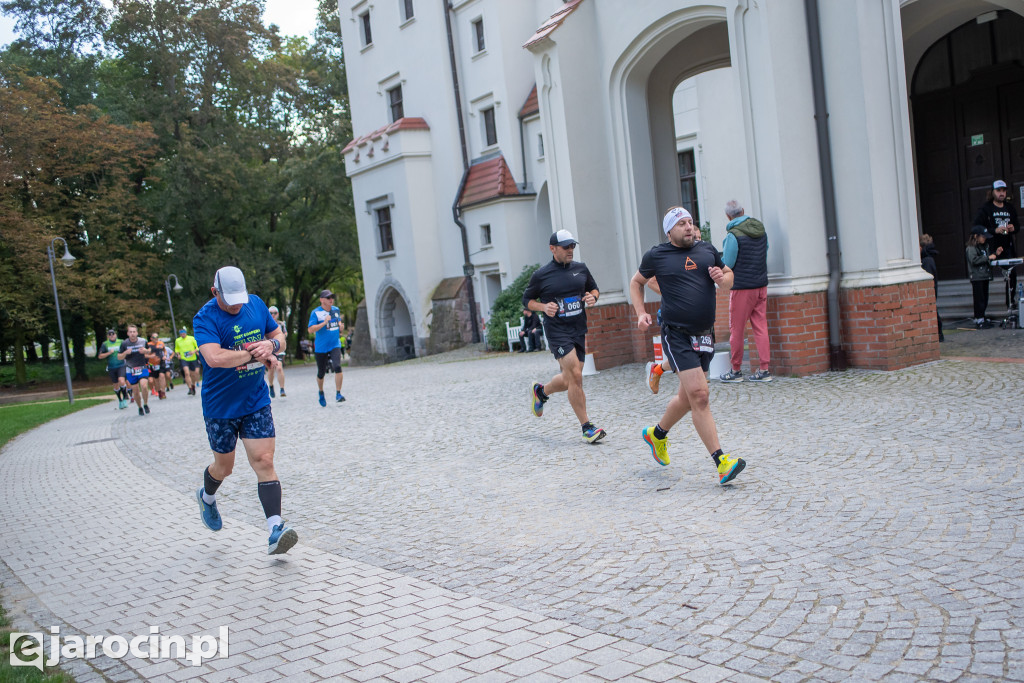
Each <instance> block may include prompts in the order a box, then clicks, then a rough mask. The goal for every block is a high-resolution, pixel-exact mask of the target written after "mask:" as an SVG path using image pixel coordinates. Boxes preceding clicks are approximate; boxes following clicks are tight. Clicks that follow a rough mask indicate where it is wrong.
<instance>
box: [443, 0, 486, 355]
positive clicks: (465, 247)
mask: <svg viewBox="0 0 1024 683" xmlns="http://www.w3.org/2000/svg"><path fill="white" fill-rule="evenodd" d="M441 2H443V3H444V25H445V28H446V29H447V30H448V58H449V59H450V60H451V66H452V84H453V86H454V89H455V116H456V118H457V119H458V122H459V142H460V143H461V144H462V180H461V181H460V182H459V189H458V191H457V192H456V193H455V201H454V202H452V218H453V219H454V220H455V225H457V226H459V231H460V232H461V234H462V259H463V262H462V272H463V274H464V275H465V276H466V294H467V295H468V296H469V319H470V321H471V323H472V330H473V332H472V335H473V336H472V338H471V339H472V342H473V343H474V344H479V343H480V323H479V321H478V316H477V310H476V296H475V295H474V293H473V272H474V268H473V263H472V262H471V261H470V258H469V238H468V236H467V235H466V224H465V223H463V222H462V210H461V209H460V208H459V198H460V197H461V196H462V190H463V189H464V188H465V187H466V179H467V178H468V177H469V151H468V149H467V147H466V126H465V124H464V123H463V121H462V96H461V95H460V94H459V72H458V69H456V68H455V64H456V62H455V39H454V38H453V37H452V18H451V14H450V13H451V10H452V6H451V5H450V4H449V2H448V0H441Z"/></svg>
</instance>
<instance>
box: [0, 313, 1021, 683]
mask: <svg viewBox="0 0 1024 683" xmlns="http://www.w3.org/2000/svg"><path fill="white" fill-rule="evenodd" d="M999 332H1004V333H1007V334H1004V335H1002V336H1000V335H999V334H997V333H999ZM1009 332H1010V331H1004V330H984V331H980V332H979V334H978V335H976V336H972V335H973V333H970V332H959V331H955V330H951V331H949V332H947V339H950V340H951V341H950V342H947V344H948V345H944V348H943V356H944V359H943V360H940V361H937V362H933V363H928V364H925V365H921V366H916V367H912V368H907V369H903V370H897V371H892V372H875V371H863V370H851V371H847V372H843V373H826V374H822V375H815V376H810V377H804V378H794V377H776V378H775V380H774V381H773V382H771V383H768V384H755V383H749V382H744V383H740V384H735V385H731V384H722V383H719V382H717V381H712V383H711V386H710V393H711V408H712V411H713V413H714V415H715V418H716V422H717V428H718V432H719V435H720V438H721V440H722V443H723V446H724V447H725V448H726V449H728V450H729V451H730V452H731V453H732V454H733V455H738V456H740V457H743V458H744V459H746V460H747V468H746V470H745V471H744V472H743V473H742V474H741V475H740V477H739V478H738V479H737V481H736V482H735V483H734V484H733V485H732V486H728V487H720V486H718V485H717V482H716V477H715V473H714V468H713V463H712V462H711V460H710V459H709V458H708V456H707V454H706V451H705V449H704V448H703V445H702V444H701V443H700V440H699V439H698V438H697V435H696V432H695V430H694V428H693V425H692V422H691V421H690V420H689V418H685V419H683V420H682V421H681V422H680V423H679V424H678V425H677V426H675V427H674V428H673V430H672V437H671V446H670V453H671V456H672V463H671V465H670V466H668V467H659V466H658V465H657V464H656V463H654V462H653V461H652V460H651V458H650V455H649V449H648V448H647V446H646V444H644V443H643V441H642V440H641V439H640V438H639V430H640V428H641V427H643V426H646V425H648V424H652V423H653V422H654V421H656V420H657V419H658V417H659V416H660V415H661V414H662V412H663V411H664V409H665V405H666V403H667V402H668V400H669V399H670V398H671V396H672V394H673V389H674V387H673V383H672V376H670V375H669V376H666V377H665V378H664V379H663V381H662V386H663V389H662V392H661V393H659V394H658V395H652V394H651V393H650V392H649V390H648V389H647V388H646V385H645V383H644V379H643V366H642V365H637V364H633V365H627V366H621V367H617V368H612V369H607V370H603V371H601V372H600V373H598V374H596V375H592V376H588V377H587V378H585V380H584V387H585V390H586V393H587V399H588V410H589V412H590V414H591V416H592V418H593V419H594V420H595V421H596V422H597V423H598V424H600V425H601V426H602V427H603V428H604V429H605V430H606V431H607V432H608V436H607V438H606V439H604V440H603V441H602V442H600V443H599V444H597V445H590V444H586V443H584V442H583V441H582V440H581V439H580V437H579V433H578V431H579V430H578V427H577V426H576V423H575V418H574V416H573V414H572V411H571V408H570V406H569V405H568V402H567V401H566V398H565V395H564V394H556V395H555V396H554V397H553V398H552V400H551V401H550V402H549V403H548V404H547V405H546V407H545V412H544V416H543V417H542V418H541V419H537V418H534V417H533V416H532V415H531V414H530V412H529V409H528V407H527V403H526V398H527V396H526V395H527V389H528V387H529V386H530V383H531V382H532V381H546V378H548V377H550V376H551V375H552V374H554V372H555V369H556V365H555V363H554V361H553V359H552V358H551V357H550V356H549V355H547V354H540V353H538V354H523V355H519V354H507V353H482V352H480V351H479V350H478V349H475V348H469V349H463V350H460V351H456V352H451V353H448V354H441V355H439V356H433V357H428V358H422V359H416V360H412V361H407V362H403V363H398V364H393V365H389V366H383V367H375V368H347V369H346V372H345V387H346V390H345V393H346V396H347V398H348V401H346V402H345V403H344V404H336V405H335V404H332V405H330V406H328V407H327V408H320V407H319V406H318V405H317V404H316V388H315V387H316V384H315V370H314V368H312V367H311V366H302V365H293V366H290V367H289V368H288V369H287V370H286V373H287V376H288V388H289V394H288V397H287V398H284V399H281V398H276V399H274V400H273V402H272V409H273V412H274V416H275V424H276V428H277V450H276V456H275V466H276V468H277V470H278V474H279V476H280V479H281V482H282V489H283V504H284V516H285V518H286V519H287V520H288V521H289V523H290V524H291V525H292V526H294V527H295V529H296V530H297V531H298V533H299V544H298V545H297V546H296V547H295V548H293V549H292V550H291V551H290V552H289V553H288V554H286V555H283V556H274V557H270V556H267V555H266V526H265V521H264V519H263V518H262V511H261V508H260V505H259V501H258V499H257V496H256V480H255V477H254V475H253V473H252V471H251V469H249V467H248V465H247V463H245V461H244V458H242V457H239V458H238V462H237V463H236V466H235V470H234V473H233V474H232V476H231V477H230V478H229V479H227V480H226V481H225V483H224V485H223V486H222V487H221V489H220V491H219V492H218V505H219V507H220V510H221V513H222V515H223V517H224V522H225V523H224V528H223V529H222V530H221V531H219V532H216V533H213V532H210V531H208V530H207V529H206V528H205V527H203V526H202V525H201V524H200V523H199V520H198V515H197V514H196V512H197V511H196V509H195V507H196V506H195V499H194V495H195V490H196V488H197V487H198V486H199V485H201V481H202V472H203V469H204V468H205V466H206V465H207V464H209V462H210V459H211V458H210V451H209V445H208V443H207V442H206V434H205V429H204V425H203V418H202V411H201V399H200V397H190V396H187V395H185V392H173V391H172V392H169V394H168V398H167V399H166V400H163V401H154V402H153V404H152V406H151V407H152V413H151V414H150V415H149V416H147V417H140V416H138V415H137V414H135V415H133V414H131V413H132V411H130V410H126V411H117V410H112V405H98V406H95V407H91V408H88V409H85V410H82V411H79V412H77V413H74V414H72V415H69V416H66V417H64V418H61V419H60V420H57V421H54V422H51V423H49V424H47V425H44V426H42V427H40V428H38V429H35V430H32V431H30V432H28V433H25V434H23V435H21V436H20V437H18V438H17V439H14V440H13V441H11V442H10V443H8V444H7V445H6V446H5V447H4V448H3V450H2V451H0V514H2V515H3V518H4V520H5V522H6V524H5V525H3V526H2V527H0V586H2V589H0V590H2V591H3V595H2V599H3V600H4V603H5V604H7V605H9V606H11V607H12V609H11V612H12V618H13V619H14V624H15V627H16V628H17V629H18V630H21V631H29V632H33V631H39V632H44V633H45V632H48V631H49V629H50V627H51V626H57V625H59V626H60V627H61V630H62V633H64V634H82V635H85V634H96V635H100V634H103V635H107V636H110V635H121V636H125V637H130V636H132V635H133V634H135V633H146V632H148V628H149V626H158V627H160V633H162V634H180V635H183V636H186V637H188V636H192V635H202V634H214V633H216V630H217V629H218V628H219V627H221V626H224V627H227V628H228V630H229V633H230V637H229V643H230V647H229V654H228V656H227V657H226V658H225V659H219V658H215V659H210V660H207V661H206V662H205V663H204V664H203V666H201V667H191V666H190V665H189V663H188V662H186V661H185V660H183V659H166V660H145V659H139V658H136V657H134V656H131V655H129V656H126V657H125V658H123V659H120V660H113V659H111V658H109V657H98V658H97V659H96V660H94V661H92V662H83V661H81V660H68V661H66V662H65V667H66V669H67V670H68V671H72V672H74V673H76V675H78V676H79V681H86V680H90V676H100V675H102V676H104V677H106V678H107V679H109V680H120V679H125V680H136V681H137V680H170V681H179V680H193V679H197V678H198V677H201V678H202V680H207V681H227V680H241V679H244V680H246V681H258V680H275V679H280V678H282V677H287V678H289V680H300V679H301V680H371V679H381V680H393V681H406V680H409V681H412V680H431V681H452V682H453V683H457V682H458V681H462V680H470V679H473V680H495V681H502V680H514V679H516V678H523V677H529V680H537V681H547V680H595V681H605V680H641V681H663V680H691V681H708V682H709V683H717V682H718V681H729V682H734V681H736V682H738V681H750V680H779V681H788V680H794V681H797V680H807V679H809V678H810V679H816V680H824V681H831V680H837V681H838V680H850V679H852V678H856V679H858V680H892V681H900V680H912V681H926V680H940V681H945V680H949V681H952V680H991V679H994V678H1001V677H1004V678H1007V679H1009V680H1022V679H1024V676H1022V675H1018V674H1019V672H1020V671H1021V670H1022V669H1024V636H1022V635H1021V634H1022V633H1024V562H1021V559H1024V529H1022V518H1021V515H1020V510H1021V509H1024V411H1021V410H1020V406H1019V402H1017V403H1014V402H1013V401H1009V402H1002V403H1001V402H999V401H994V400H993V397H1002V396H1014V397H1016V396H1019V393H1020V388H1021V387H1022V386H1024V363H1020V362H1003V360H1002V358H1004V357H1007V356H1009V357H1015V358H1017V359H1019V358H1020V357H1021V356H1024V353H1021V352H1020V348H1018V347H1020V346H1021V344H1022V341H1024V337H1021V335H1019V334H1017V333H1018V332H1019V331H1012V332H1013V334H1009ZM979 340H980V341H985V340H990V341H991V342H992V343H991V344H990V345H989V346H990V347H991V348H994V349H996V351H997V352H994V353H987V352H981V351H979V352H977V353H970V351H971V350H972V344H974V343H976V342H978V341H979ZM953 355H958V357H963V356H968V355H969V356H972V358H970V359H962V358H961V359H957V358H954V357H952V356H953ZM983 356H987V357H986V358H982V357H983ZM394 416H402V419H397V420H396V419H393V417H394ZM0 419H2V416H0ZM978 434H984V435H986V437H987V438H989V440H990V441H991V442H993V443H997V444H998V449H997V451H996V452H995V453H996V455H995V457H980V456H979V448H978V436H977V435H978ZM115 487H116V488H117V489H118V490H119V491H120V492H121V493H120V495H119V498H118V506H117V508H116V511H114V512H112V509H111V506H110V504H109V501H110V494H111V490H112V489H114V488H115ZM41 505H42V506H44V507H43V508H42V509H41ZM40 512H45V514H44V515H42V516H41V515H40ZM90 672H92V673H90ZM99 672H102V674H100V673H99Z"/></svg>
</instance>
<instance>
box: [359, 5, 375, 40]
mask: <svg viewBox="0 0 1024 683" xmlns="http://www.w3.org/2000/svg"><path fill="white" fill-rule="evenodd" d="M359 25H360V26H361V27H362V30H363V46H364V47H365V46H367V45H372V44H373V32H372V31H371V30H370V13H369V12H363V13H362V14H360V15H359Z"/></svg>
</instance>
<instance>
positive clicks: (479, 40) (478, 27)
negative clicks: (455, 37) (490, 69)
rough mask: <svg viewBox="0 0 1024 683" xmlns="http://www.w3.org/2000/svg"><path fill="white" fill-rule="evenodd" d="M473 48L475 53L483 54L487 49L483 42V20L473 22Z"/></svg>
mask: <svg viewBox="0 0 1024 683" xmlns="http://www.w3.org/2000/svg"><path fill="white" fill-rule="evenodd" d="M473 47H475V48H476V51H477V52H483V51H484V50H486V49H487V44H486V43H485V42H484V20H483V19H477V20H476V21H474V22H473Z"/></svg>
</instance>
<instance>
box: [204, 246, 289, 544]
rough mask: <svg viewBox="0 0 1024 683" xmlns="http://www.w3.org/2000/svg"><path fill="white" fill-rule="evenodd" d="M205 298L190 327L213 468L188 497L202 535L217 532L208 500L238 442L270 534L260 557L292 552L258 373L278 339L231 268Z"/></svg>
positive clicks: (269, 363)
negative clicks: (253, 476)
mask: <svg viewBox="0 0 1024 683" xmlns="http://www.w3.org/2000/svg"><path fill="white" fill-rule="evenodd" d="M211 291H212V292H213V296H214V298H213V299H211V300H210V301H208V302H207V303H206V305H205V306H203V307H202V308H201V309H200V310H199V312H198V313H196V316H195V318H194V319H193V321H192V329H193V332H194V334H195V338H196V342H197V343H198V344H199V353H200V357H201V359H202V363H203V389H202V400H203V418H204V419H205V420H206V435H207V436H208V437H209V439H210V448H211V449H212V450H213V464H212V465H210V466H209V467H207V468H206V471H205V472H204V473H203V486H202V487H200V489H199V490H198V491H196V498H197V499H198V501H199V510H200V515H201V517H202V520H203V524H205V525H206V527H207V528H208V529H210V530H211V531H219V530H220V529H221V526H222V522H221V517H220V512H219V511H218V510H217V500H216V497H215V496H216V493H217V488H218V487H219V486H220V485H221V483H222V482H223V481H224V478H225V477H227V476H228V475H229V474H231V470H232V469H233V467H234V464H235V446H236V444H237V441H238V438H239V437H241V438H242V444H243V445H244V446H245V454H246V455H247V456H248V458H249V464H250V465H251V466H252V469H253V471H255V472H256V478H257V480H258V481H259V484H258V485H257V494H258V495H259V499H260V504H262V505H263V512H264V514H265V515H266V517H267V528H268V529H269V530H270V540H269V546H268V548H267V553H268V554H270V555H280V554H282V553H286V552H288V550H289V549H290V548H291V547H292V546H293V545H295V543H296V542H297V541H298V540H299V535H298V534H297V533H296V532H295V530H294V529H292V528H291V527H289V526H288V525H286V524H285V522H284V520H283V519H282V518H281V482H280V481H279V480H278V478H277V472H276V471H275V470H274V446H275V436H276V433H275V431H274V416H273V415H272V414H271V412H270V394H269V393H268V392H267V383H266V382H265V381H264V380H263V373H264V368H266V369H269V370H271V371H273V370H274V369H275V366H276V365H277V362H278V361H277V356H276V355H275V354H277V353H279V352H281V351H284V347H285V336H284V333H283V332H282V330H281V328H280V326H279V325H278V324H277V322H276V321H275V320H274V319H273V317H271V315H270V311H269V310H268V309H267V305H266V304H265V303H263V300H262V299H260V298H259V297H258V296H255V295H252V296H250V295H249V293H248V291H247V290H246V288H245V277H244V276H243V275H242V271H240V270H239V269H238V268H235V267H234V266H226V267H224V268H221V269H220V270H218V271H217V275H216V277H215V278H214V281H213V287H212V290H211Z"/></svg>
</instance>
